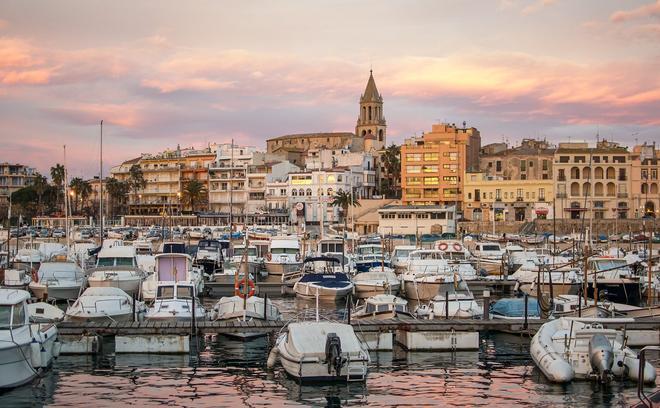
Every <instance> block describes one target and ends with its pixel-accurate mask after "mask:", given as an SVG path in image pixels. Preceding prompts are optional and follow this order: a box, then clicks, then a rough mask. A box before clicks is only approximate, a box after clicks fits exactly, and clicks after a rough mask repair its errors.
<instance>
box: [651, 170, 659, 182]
mask: <svg viewBox="0 0 660 408" xmlns="http://www.w3.org/2000/svg"><path fill="white" fill-rule="evenodd" d="M651 179H652V180H657V179H658V170H657V169H652V170H651Z"/></svg>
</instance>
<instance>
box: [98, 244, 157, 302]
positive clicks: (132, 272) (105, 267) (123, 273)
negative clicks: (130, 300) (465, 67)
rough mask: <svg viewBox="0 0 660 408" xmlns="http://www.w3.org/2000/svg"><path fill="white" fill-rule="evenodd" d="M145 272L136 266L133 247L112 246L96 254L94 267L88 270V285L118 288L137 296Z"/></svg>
mask: <svg viewBox="0 0 660 408" xmlns="http://www.w3.org/2000/svg"><path fill="white" fill-rule="evenodd" d="M145 277H146V274H145V272H144V271H143V270H141V269H140V268H139V267H138V264H137V258H136V254H135V248H134V247H132V246H113V247H110V248H103V249H101V251H100V252H99V253H98V255H97V261H96V268H93V269H90V270H89V271H88V277H87V282H88V283H89V286H90V287H93V288H94V287H104V288H107V287H112V288H119V289H121V290H123V291H124V292H126V293H127V294H129V295H130V296H138V295H139V293H140V284H141V283H142V281H143V280H144V279H145Z"/></svg>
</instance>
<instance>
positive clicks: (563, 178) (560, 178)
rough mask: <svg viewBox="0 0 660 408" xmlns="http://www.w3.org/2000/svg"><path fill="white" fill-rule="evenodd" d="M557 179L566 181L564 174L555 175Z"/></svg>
mask: <svg viewBox="0 0 660 408" xmlns="http://www.w3.org/2000/svg"><path fill="white" fill-rule="evenodd" d="M557 181H566V176H559V177H557Z"/></svg>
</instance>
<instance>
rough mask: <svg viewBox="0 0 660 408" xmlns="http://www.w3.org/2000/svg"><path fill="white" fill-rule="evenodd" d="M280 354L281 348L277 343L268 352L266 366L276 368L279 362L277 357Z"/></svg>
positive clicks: (270, 368)
mask: <svg viewBox="0 0 660 408" xmlns="http://www.w3.org/2000/svg"><path fill="white" fill-rule="evenodd" d="M279 356H280V349H279V348H277V345H275V346H274V347H273V348H272V349H271V350H270V353H269V354H268V361H267V362H266V368H268V369H269V370H272V369H273V368H275V364H277V359H278V357H279Z"/></svg>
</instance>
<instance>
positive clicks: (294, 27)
mask: <svg viewBox="0 0 660 408" xmlns="http://www.w3.org/2000/svg"><path fill="white" fill-rule="evenodd" d="M372 67H373V70H374V76H375V79H376V83H377V85H378V87H379V90H380V91H381V93H382V94H383V97H384V102H385V105H384V113H385V116H386V118H387V121H388V141H389V142H395V143H400V142H401V141H402V140H403V138H404V137H407V136H410V135H413V134H415V133H417V134H419V133H420V132H422V131H425V130H429V129H430V128H431V125H432V124H433V123H435V122H438V121H447V122H454V123H461V122H463V121H466V122H467V123H468V125H470V126H475V127H477V128H478V129H479V130H480V131H481V133H482V139H483V143H484V144H486V143H491V142H496V141H501V140H503V139H507V140H509V141H511V142H513V141H517V140H520V139H522V138H524V137H540V138H543V137H545V138H547V139H549V140H552V141H554V142H557V141H562V140H569V139H571V140H588V141H594V140H595V137H596V132H597V131H599V132H600V135H601V137H605V138H609V139H614V140H619V141H621V142H623V143H625V144H628V145H632V144H634V143H635V141H636V140H637V141H639V142H640V143H641V142H644V141H649V142H653V141H660V75H659V74H658V73H659V72H660V0H658V1H651V0H643V1H642V0H640V1H619V0H581V1H568V0H500V1H495V0H492V1H487V0H483V1H480V0H476V1H470V2H466V1H459V0H445V1H432V0H428V1H391V2H382V1H375V0H374V1H361V2H354V1H314V2H309V1H303V0H299V1H278V2H267V1H261V2H260V1H195V2H184V1H122V0H116V1H112V2H103V1H93V0H92V1H73V0H69V1H67V0H64V1H57V2H56V1H51V2H44V1H31V0H5V1H3V2H2V3H0V143H2V149H0V161H10V162H21V163H25V164H28V165H30V166H34V167H37V169H38V170H39V171H41V172H44V173H48V169H49V168H50V167H51V166H52V165H54V164H55V163H56V162H61V161H62V145H64V144H66V145H67V164H68V167H69V169H70V174H71V175H72V176H84V177H91V176H93V175H95V174H97V172H98V148H99V141H98V134H99V129H98V123H99V122H100V120H101V119H103V120H104V124H105V126H104V141H105V143H104V162H105V164H106V166H105V172H107V171H108V169H109V168H110V167H111V166H112V165H116V164H119V163H120V162H121V161H123V160H127V159H130V158H133V157H137V156H139V154H140V153H142V152H157V151H162V150H165V149H166V148H173V147H175V146H176V145H177V144H180V145H181V146H182V147H184V146H195V147H202V146H205V145H207V143H210V142H218V143H220V142H229V141H230V140H231V139H232V138H234V139H235V141H236V142H237V143H241V144H251V145H256V146H258V147H265V140H266V139H267V138H270V137H275V136H279V135H283V134H290V133H298V132H300V133H302V132H316V131H353V130H354V126H355V120H356V117H357V113H358V109H357V103H358V99H359V96H360V93H361V92H362V91H363V89H364V86H365V84H366V80H367V78H368V75H369V69H370V68H372Z"/></svg>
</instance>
